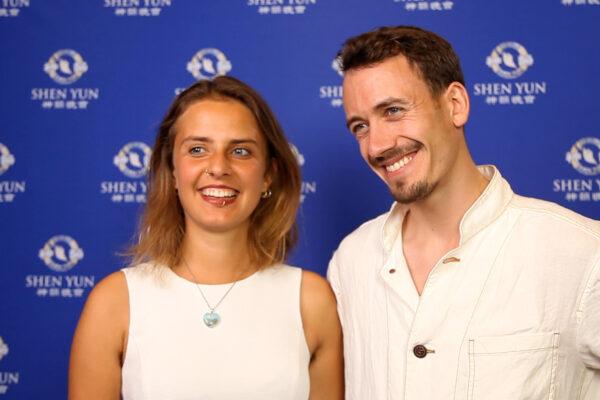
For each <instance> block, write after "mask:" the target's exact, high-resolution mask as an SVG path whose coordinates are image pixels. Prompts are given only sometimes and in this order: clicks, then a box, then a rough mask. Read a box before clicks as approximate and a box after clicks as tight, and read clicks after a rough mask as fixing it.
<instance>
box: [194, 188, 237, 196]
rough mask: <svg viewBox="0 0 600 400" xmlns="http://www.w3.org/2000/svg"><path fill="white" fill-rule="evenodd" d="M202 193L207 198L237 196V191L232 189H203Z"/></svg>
mask: <svg viewBox="0 0 600 400" xmlns="http://www.w3.org/2000/svg"><path fill="white" fill-rule="evenodd" d="M201 193H202V194H203V195H205V196H210V197H234V196H235V190H231V189H216V188H206V189H202V192H201Z"/></svg>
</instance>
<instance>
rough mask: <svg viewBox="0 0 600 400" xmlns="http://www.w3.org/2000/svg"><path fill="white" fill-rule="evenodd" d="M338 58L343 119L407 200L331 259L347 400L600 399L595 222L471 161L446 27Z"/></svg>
mask: <svg viewBox="0 0 600 400" xmlns="http://www.w3.org/2000/svg"><path fill="white" fill-rule="evenodd" d="M340 61H341V66H342V68H343V70H344V85H343V88H344V109H345V112H346V116H347V125H348V128H349V130H350V131H351V132H352V134H353V135H354V136H355V137H356V140H357V142H358V144H359V148H360V152H361V154H362V156H363V158H364V159H365V160H366V161H367V163H368V164H369V166H370V167H371V169H372V170H373V171H374V172H375V173H376V174H377V175H378V176H379V177H380V178H381V179H383V180H384V181H385V183H386V184H387V185H388V186H389V189H390V191H391V193H392V196H393V197H394V199H395V200H396V202H395V204H394V206H393V207H392V209H391V210H390V212H388V213H386V214H384V215H381V216H380V217H378V218H375V219H373V220H371V221H368V222H367V223H365V224H363V225H362V226H361V227H359V228H358V229H357V230H356V231H354V232H353V233H351V234H350V235H349V236H348V237H346V238H345V239H344V240H343V242H342V243H341V244H340V247H339V249H338V250H337V251H336V253H335V254H334V256H333V258H332V260H331V263H330V266H329V271H328V276H329V280H330V282H331V285H332V287H333V289H334V291H335V293H336V296H337V299H338V310H339V313H340V317H341V321H342V326H343V329H344V345H345V357H346V385H347V387H346V393H347V399H350V400H370V399H374V400H384V399H385V400H387V399H391V400H437V399H439V400H448V399H456V400H458V399H468V400H470V399H485V400H519V399H528V400H541V399H555V400H556V399H560V400H573V399H589V400H591V399H596V400H598V399H600V226H599V223H598V222H597V221H593V220H590V219H587V218H584V217H582V216H580V215H577V214H575V213H573V212H571V211H569V210H567V209H564V208H562V207H560V206H558V205H556V204H552V203H548V202H545V201H542V200H536V199H531V198H525V197H521V196H518V195H516V194H514V193H513V192H512V190H511V188H510V186H509V185H508V183H507V182H506V181H505V180H504V179H503V178H502V176H501V175H500V172H499V171H498V170H497V169H496V168H495V167H494V166H483V167H477V166H476V165H475V163H474V162H473V159H472V158H471V155H470V154H469V150H468V148H467V145H466V142H465V136H464V126H465V124H466V122H467V119H468V116H469V96H468V94H467V90H466V89H465V86H464V85H465V84H464V79H463V75H462V71H461V68H460V63H459V60H458V58H457V56H456V54H455V53H454V51H453V50H452V47H451V46H450V44H449V43H448V42H446V41H445V40H444V39H442V38H441V37H439V36H437V35H435V34H433V33H431V32H427V31H424V30H422V29H419V28H415V27H393V28H380V29H377V30H375V31H373V32H369V33H365V34H363V35H360V36H357V37H354V38H351V39H349V40H348V41H347V42H346V43H345V45H344V46H343V48H342V50H341V52H340Z"/></svg>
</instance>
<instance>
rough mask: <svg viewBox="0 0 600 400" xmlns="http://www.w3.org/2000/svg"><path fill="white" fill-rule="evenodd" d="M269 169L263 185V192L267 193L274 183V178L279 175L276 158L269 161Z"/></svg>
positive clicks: (266, 171)
mask: <svg viewBox="0 0 600 400" xmlns="http://www.w3.org/2000/svg"><path fill="white" fill-rule="evenodd" d="M269 161H270V162H269V163H268V164H267V169H266V170H265V180H264V185H263V190H262V191H263V192H265V191H267V189H269V188H270V187H271V184H272V183H273V177H274V176H275V175H276V174H277V161H276V160H275V159H274V158H270V159H269Z"/></svg>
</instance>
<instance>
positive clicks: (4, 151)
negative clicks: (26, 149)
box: [0, 143, 15, 175]
mask: <svg viewBox="0 0 600 400" xmlns="http://www.w3.org/2000/svg"><path fill="white" fill-rule="evenodd" d="M14 163H15V156H13V155H12V154H10V151H9V150H8V147H6V146H5V145H3V144H2V143H0V175H2V174H3V173H5V172H6V171H8V169H9V168H10V167H11V166H12V165H13V164H14Z"/></svg>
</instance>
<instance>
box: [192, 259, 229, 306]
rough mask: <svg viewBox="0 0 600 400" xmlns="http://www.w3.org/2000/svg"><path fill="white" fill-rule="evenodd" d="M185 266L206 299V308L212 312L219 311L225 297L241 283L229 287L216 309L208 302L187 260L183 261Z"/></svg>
mask: <svg viewBox="0 0 600 400" xmlns="http://www.w3.org/2000/svg"><path fill="white" fill-rule="evenodd" d="M183 264H184V265H185V267H186V268H187V270H188V272H189V273H190V275H192V278H194V284H195V285H196V288H197V289H198V291H199V292H200V295H201V296H202V299H204V302H205V303H206V306H207V307H208V309H209V310H210V311H211V312H212V311H214V310H216V309H217V307H219V305H220V304H221V303H222V302H223V300H225V297H227V295H228V294H229V292H231V290H232V289H233V287H234V286H235V284H236V283H238V282H239V279H238V280H235V281H234V282H233V283H232V284H231V286H229V289H227V291H226V292H225V294H224V295H223V297H221V300H219V301H218V302H217V304H215V306H214V307H211V305H210V303H209V302H208V300H207V299H206V296H205V295H204V292H203V291H202V289H201V288H200V284H199V283H198V279H196V276H195V275H194V273H193V272H192V269H191V268H190V266H189V265H188V263H187V261H186V260H185V259H183Z"/></svg>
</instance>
